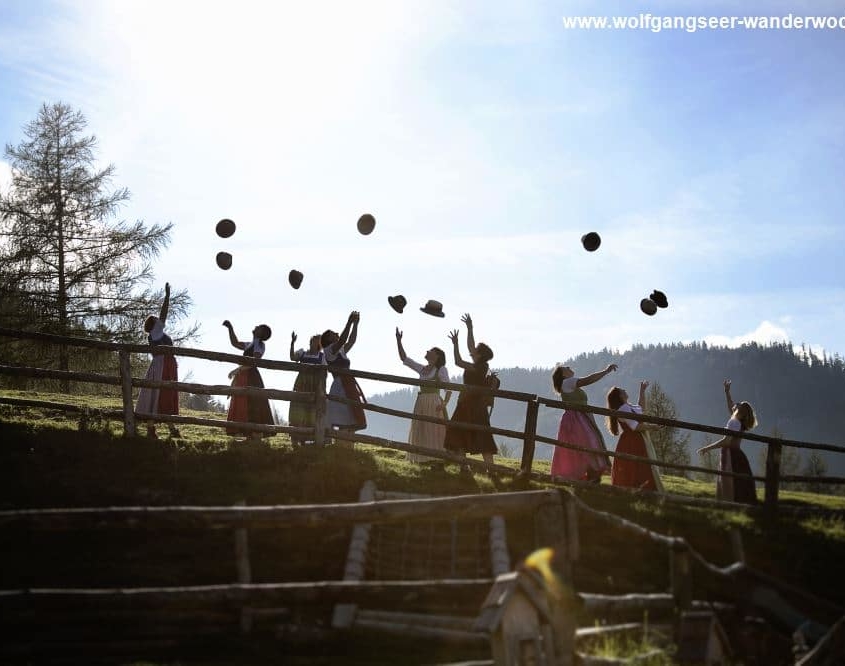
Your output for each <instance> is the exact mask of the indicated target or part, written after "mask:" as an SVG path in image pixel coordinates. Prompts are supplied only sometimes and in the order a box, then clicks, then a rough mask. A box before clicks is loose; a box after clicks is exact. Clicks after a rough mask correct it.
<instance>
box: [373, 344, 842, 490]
mask: <svg viewBox="0 0 845 666" xmlns="http://www.w3.org/2000/svg"><path fill="white" fill-rule="evenodd" d="M563 362H564V363H566V364H568V365H570V366H571V367H572V368H573V369H574V370H575V373H576V374H577V375H579V376H582V375H587V374H590V373H592V372H595V371H597V370H601V369H602V368H604V367H605V366H607V364H609V363H616V364H617V365H618V366H619V370H618V371H617V372H615V373H613V374H611V375H609V376H608V377H607V378H605V379H603V380H601V381H600V382H598V383H597V384H593V385H592V386H588V387H586V389H585V390H586V391H587V394H588V395H589V397H590V403H591V404H594V405H599V406H605V403H604V396H605V394H606V393H607V391H608V389H610V387H612V386H614V385H619V386H622V387H624V388H626V389H627V390H628V392H629V393H630V394H631V399H632V400H636V396H637V392H638V389H639V382H640V381H641V380H648V381H649V382H651V383H652V384H654V383H658V384H659V385H660V387H661V388H662V389H663V390H664V391H665V392H666V394H667V395H668V396H669V397H670V398H671V399H672V400H673V401H674V403H675V406H676V408H677V418H678V420H681V421H688V422H693V423H703V424H707V425H714V426H719V427H721V426H724V424H725V422H726V421H727V418H728V414H727V408H726V406H725V398H724V392H723V388H722V383H723V382H724V380H725V379H731V380H732V382H733V388H732V392H733V397H734V399H736V400H748V401H749V402H751V403H752V404H753V405H754V407H755V409H756V411H757V418H758V421H759V426H758V427H757V430H756V432H758V433H760V434H776V435H777V436H780V437H784V438H788V439H796V440H802V441H809V442H824V443H829V444H837V445H845V438H844V437H843V436H842V433H843V432H845V363H843V361H842V359H841V358H840V357H839V356H838V355H836V356H834V357H833V358H827V357H824V358H819V357H818V356H815V355H814V354H813V353H812V352H810V351H806V350H804V349H795V348H793V346H792V345H788V344H773V345H770V346H761V345H758V344H754V343H752V344H748V345H744V346H742V347H739V348H725V347H710V346H708V345H706V344H704V343H692V344H686V345H685V344H670V345H649V346H643V345H637V346H634V347H633V348H632V349H631V350H629V351H626V352H625V353H622V354H620V353H618V352H613V351H609V350H603V351H600V352H590V353H585V354H581V355H579V356H577V357H575V358H571V359H568V360H566V361H563ZM551 370H552V369H551V368H550V367H549V368H531V369H525V368H502V369H499V376H500V377H501V379H502V388H503V389H507V390H513V391H522V392H525V393H536V394H538V395H541V396H546V397H554V393H553V392H552V388H551V379H550V377H551ZM450 371H452V372H453V378H454V381H457V382H460V381H461V380H460V376H456V375H455V374H454V368H450ZM414 395H415V391H413V390H410V389H405V390H401V391H394V392H390V393H385V394H379V395H373V396H370V398H369V399H370V401H371V402H373V403H375V404H379V405H384V406H386V407H393V408H397V409H406V410H410V409H412V407H413V400H414ZM368 418H369V422H370V426H369V428H368V429H367V432H368V433H371V434H374V435H379V436H383V437H390V438H392V439H400V440H405V439H406V438H407V430H408V427H409V422H408V421H407V420H405V419H399V418H396V417H391V416H383V415H380V414H375V413H370V414H369V415H368ZM559 418H560V412H559V410H554V409H550V408H546V407H541V409H540V416H539V422H538V433H539V434H542V435H546V436H549V437H554V436H556V434H557V422H558V419H559ZM492 422H493V425H495V426H499V427H503V428H509V429H513V430H522V429H523V427H524V424H525V406H524V404H522V403H517V402H513V401H509V400H497V401H496V407H495V409H494V410H493V417H492ZM704 437H705V435H704V434H703V433H695V432H694V433H691V437H690V442H689V446H690V447H691V448H697V447H699V446H701V444H702V443H703V441H704ZM501 441H502V442H504V444H505V446H508V447H512V450H513V451H514V452H517V453H518V452H519V450H520V446H519V443H518V442H515V441H513V440H506V439H504V438H502V439H501ZM605 441H606V442H607V445H608V447H609V448H611V449H612V448H614V446H615V440H614V438H613V437H611V436H610V435H607V434H606V435H605ZM756 446H758V445H756V444H753V443H748V444H746V447H747V448H748V449H749V454H750V455H749V458H750V459H751V461H752V465H755V466H756V461H757V455H756V449H752V447H756ZM550 452H551V449H550V447H548V446H544V445H541V446H538V450H537V455H538V457H550V455H551V453H550ZM822 457H823V458H824V461H825V463H826V464H827V471H828V474H836V475H840V474H843V473H845V455H842V454H825V453H823V454H822ZM693 462H696V460H695V458H693Z"/></svg>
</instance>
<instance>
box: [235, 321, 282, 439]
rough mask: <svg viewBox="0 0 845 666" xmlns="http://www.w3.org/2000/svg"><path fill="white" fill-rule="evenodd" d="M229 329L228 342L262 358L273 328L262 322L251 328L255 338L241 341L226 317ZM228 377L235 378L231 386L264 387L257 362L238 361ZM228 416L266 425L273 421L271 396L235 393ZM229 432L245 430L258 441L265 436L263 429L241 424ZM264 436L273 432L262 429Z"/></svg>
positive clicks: (245, 353)
mask: <svg viewBox="0 0 845 666" xmlns="http://www.w3.org/2000/svg"><path fill="white" fill-rule="evenodd" d="M223 326H225V327H226V328H227V329H228V330H229V342H230V343H231V344H232V346H233V347H235V348H236V349H242V350H243V352H244V356H251V357H252V358H261V357H262V356H264V352H265V350H266V346H265V344H264V343H265V342H266V341H267V340H269V339H270V335H272V331H271V330H270V327H269V326H267V324H259V325H258V326H256V327H255V328H253V329H252V341H251V342H249V343H246V342H241V341H240V340H238V336H237V335H235V329H234V328H232V324H231V323H230V322H229V320H228V319H227V320H226V321H224V322H223ZM229 379H231V380H232V387H233V388H234V387H241V386H249V387H252V388H264V380H262V379H261V373H260V372H258V368H257V367H255V366H254V365H239V366H238V367H237V368H235V369H234V370H232V371H231V372H230V373H229ZM226 420H227V421H230V422H233V423H234V422H241V423H243V422H246V423H257V424H263V425H274V424H275V421H274V420H273V412H272V410H271V409H270V400H269V399H268V398H266V397H264V396H252V395H233V396H232V397H231V399H230V400H229V413H228V414H227V415H226ZM226 432H227V433H228V434H230V435H238V434H245V435H247V436H248V437H249V439H250V440H253V441H257V440H260V439H261V437H262V433H260V432H257V431H255V430H245V429H242V428H236V427H229V428H226ZM263 436H264V437H272V436H273V434H272V433H263Z"/></svg>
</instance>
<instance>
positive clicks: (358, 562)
mask: <svg viewBox="0 0 845 666" xmlns="http://www.w3.org/2000/svg"><path fill="white" fill-rule="evenodd" d="M375 499H376V484H375V483H373V482H372V481H367V482H365V483H364V485H363V486H362V487H361V492H360V493H358V501H359V502H374V501H375ZM371 527H372V526H371V525H370V523H356V524H355V526H354V527H353V528H352V538H351V539H350V541H349V552H348V553H347V555H346V566H345V568H344V571H343V580H354V581H360V580H364V575H365V573H366V570H365V566H366V562H367V546H369V543H370V530H371ZM357 613H358V606H357V605H356V604H348V603H346V604H336V605H335V607H334V611H333V613H332V627H334V628H335V629H348V628H349V627H351V626H352V624H353V623H354V622H355V615H356V614H357Z"/></svg>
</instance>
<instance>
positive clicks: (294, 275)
mask: <svg viewBox="0 0 845 666" xmlns="http://www.w3.org/2000/svg"><path fill="white" fill-rule="evenodd" d="M302 278H303V275H302V273H301V272H300V271H298V270H296V269H295V268H294V269H293V270H292V271H291V272H290V273H288V282H290V286H291V287H293V288H294V289H299V285H301V284H302Z"/></svg>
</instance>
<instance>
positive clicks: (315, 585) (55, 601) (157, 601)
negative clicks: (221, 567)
mask: <svg viewBox="0 0 845 666" xmlns="http://www.w3.org/2000/svg"><path fill="white" fill-rule="evenodd" d="M493 582H494V581H493V579H492V578H477V579H476V578H474V579H460V580H414V581H306V582H297V583H262V584H255V583H253V584H250V585H239V584H232V585H196V586H187V587H146V588H99V589H79V588H73V589H52V588H31V589H21V590H0V609H2V610H3V612H8V613H12V612H14V611H33V610H35V611H40V610H41V609H64V610H65V611H87V610H92V611H106V610H159V611H162V612H164V611H170V610H173V609H177V608H192V607H206V608H207V607H209V606H211V605H213V604H224V605H227V606H230V607H232V608H241V607H242V606H245V605H248V606H255V607H278V606H287V605H291V604H304V603H322V604H331V603H354V604H361V605H363V604H373V605H381V606H382V607H389V606H390V605H394V606H396V607H399V606H401V607H402V608H405V609H407V610H411V609H414V608H418V609H424V608H428V607H443V606H460V605H464V606H466V605H467V604H469V605H471V606H474V607H475V608H478V607H479V606H480V605H481V602H482V601H484V597H485V595H486V594H487V592H488V591H489V590H490V588H491V587H492V585H493Z"/></svg>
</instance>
